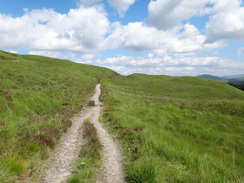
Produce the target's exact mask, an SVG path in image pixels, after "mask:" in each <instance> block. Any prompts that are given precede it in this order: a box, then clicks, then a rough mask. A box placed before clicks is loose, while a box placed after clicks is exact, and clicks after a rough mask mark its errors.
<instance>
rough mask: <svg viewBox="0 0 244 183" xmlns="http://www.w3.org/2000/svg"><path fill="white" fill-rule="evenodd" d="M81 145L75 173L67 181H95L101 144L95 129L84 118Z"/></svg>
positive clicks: (73, 182) (76, 182) (85, 182)
mask: <svg viewBox="0 0 244 183" xmlns="http://www.w3.org/2000/svg"><path fill="white" fill-rule="evenodd" d="M83 140H84V142H83V146H82V148H81V152H80V157H79V159H78V160H77V162H76V169H75V173H74V174H73V175H72V177H71V178H70V179H69V180H68V183H88V182H95V177H96V170H97V169H98V167H99V166H100V158H101V151H102V145H101V143H100V141H99V139H98V137H97V130H96V128H95V127H94V126H93V124H91V123H90V122H89V120H86V121H85V123H84V125H83Z"/></svg>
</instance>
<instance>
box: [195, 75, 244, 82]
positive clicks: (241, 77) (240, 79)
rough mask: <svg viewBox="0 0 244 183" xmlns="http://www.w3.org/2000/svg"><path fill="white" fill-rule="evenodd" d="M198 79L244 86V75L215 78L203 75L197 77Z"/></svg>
mask: <svg viewBox="0 0 244 183" xmlns="http://www.w3.org/2000/svg"><path fill="white" fill-rule="evenodd" d="M196 77H198V78H204V79H212V80H217V81H222V82H225V83H233V84H241V83H243V84H244V74H242V75H232V76H231V75H230V76H222V77H219V76H214V75H210V74H203V75H199V76H196Z"/></svg>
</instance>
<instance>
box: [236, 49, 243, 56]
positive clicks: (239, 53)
mask: <svg viewBox="0 0 244 183" xmlns="http://www.w3.org/2000/svg"><path fill="white" fill-rule="evenodd" d="M237 55H238V56H241V55H244V47H242V48H239V49H238V51H237Z"/></svg>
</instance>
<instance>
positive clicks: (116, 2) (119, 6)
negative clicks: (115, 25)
mask: <svg viewBox="0 0 244 183" xmlns="http://www.w3.org/2000/svg"><path fill="white" fill-rule="evenodd" d="M107 1H108V3H109V4H110V5H111V6H112V7H113V8H115V9H116V10H117V11H118V13H119V16H120V17H123V16H124V14H125V12H126V11H127V10H128V9H129V7H130V6H131V5H133V4H134V3H135V2H136V0H107Z"/></svg>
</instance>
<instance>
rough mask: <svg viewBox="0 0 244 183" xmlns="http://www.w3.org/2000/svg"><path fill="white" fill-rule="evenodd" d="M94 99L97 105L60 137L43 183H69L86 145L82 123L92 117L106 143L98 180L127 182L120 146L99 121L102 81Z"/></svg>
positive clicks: (76, 120)
mask: <svg viewBox="0 0 244 183" xmlns="http://www.w3.org/2000/svg"><path fill="white" fill-rule="evenodd" d="M95 90H96V91H95V94H94V96H93V97H92V98H91V99H90V100H94V101H95V106H94V107H86V108H85V110H84V111H83V112H82V114H81V115H80V116H78V117H76V118H74V119H72V122H73V123H72V126H71V127H70V128H69V130H68V131H67V133H66V134H65V135H64V136H63V137H62V138H61V139H60V143H59V144H58V145H57V147H56V149H55V150H54V153H53V155H52V156H51V157H50V160H49V162H48V163H47V164H46V166H45V168H44V171H43V173H42V175H43V176H42V178H41V182H42V183H65V182H67V180H68V178H69V177H70V176H71V175H72V170H73V164H74V162H75V160H76V159H77V158H78V155H79V151H80V149H81V145H82V128H81V127H82V123H83V121H84V120H85V119H87V118H90V120H91V123H93V124H94V126H95V127H96V129H97V133H98V137H99V139H100V141H101V143H102V144H103V156H102V160H101V161H102V166H101V169H100V170H98V174H99V175H98V180H97V181H96V182H97V183H115V182H116V183H123V182H124V171H123V163H122V156H121V152H120V148H119V146H118V144H117V142H116V141H115V140H114V138H113V137H112V136H111V135H110V134H109V133H108V132H107V130H106V129H105V128H104V126H103V125H102V123H101V122H100V121H99V115H100V110H101V106H102V103H101V102H100V101H99V96H100V93H101V90H100V84H98V85H97V86H96V89H95Z"/></svg>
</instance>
